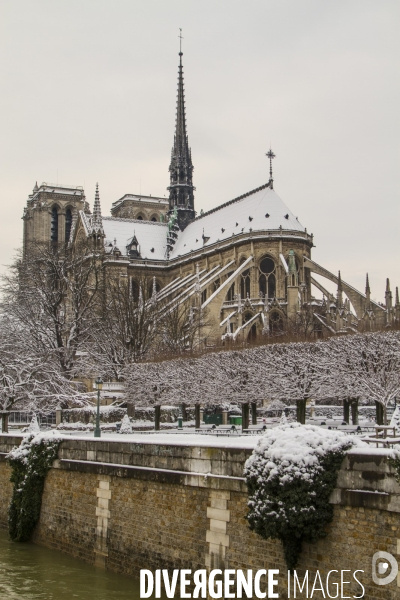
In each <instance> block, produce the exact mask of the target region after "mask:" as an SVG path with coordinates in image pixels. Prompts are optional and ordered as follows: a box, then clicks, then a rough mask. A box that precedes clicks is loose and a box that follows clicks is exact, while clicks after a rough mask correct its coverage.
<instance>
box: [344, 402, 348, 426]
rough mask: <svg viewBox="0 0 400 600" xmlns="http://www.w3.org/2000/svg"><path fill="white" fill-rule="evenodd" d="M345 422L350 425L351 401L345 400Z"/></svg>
mask: <svg viewBox="0 0 400 600" xmlns="http://www.w3.org/2000/svg"><path fill="white" fill-rule="evenodd" d="M343 421H346V423H347V425H348V424H349V423H350V401H349V400H343Z"/></svg>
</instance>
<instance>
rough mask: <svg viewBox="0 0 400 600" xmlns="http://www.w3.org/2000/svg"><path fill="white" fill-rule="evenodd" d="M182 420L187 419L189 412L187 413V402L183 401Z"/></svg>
mask: <svg viewBox="0 0 400 600" xmlns="http://www.w3.org/2000/svg"><path fill="white" fill-rule="evenodd" d="M181 406H182V420H183V421H187V414H186V404H185V402H182V405H181Z"/></svg>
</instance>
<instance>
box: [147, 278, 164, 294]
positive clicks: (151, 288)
mask: <svg viewBox="0 0 400 600" xmlns="http://www.w3.org/2000/svg"><path fill="white" fill-rule="evenodd" d="M160 290H161V285H160V284H159V283H158V281H157V280H156V294H158V292H159V291H160ZM152 295H153V282H151V283H150V284H149V298H151V297H152Z"/></svg>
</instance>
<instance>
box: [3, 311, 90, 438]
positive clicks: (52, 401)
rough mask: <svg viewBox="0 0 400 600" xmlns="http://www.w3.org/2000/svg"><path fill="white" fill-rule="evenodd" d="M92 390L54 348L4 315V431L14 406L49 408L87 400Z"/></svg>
mask: <svg viewBox="0 0 400 600" xmlns="http://www.w3.org/2000/svg"><path fill="white" fill-rule="evenodd" d="M89 399H90V394H86V393H84V391H83V389H82V385H81V384H79V383H78V382H72V381H70V380H69V379H67V378H66V377H65V376H64V375H63V374H62V372H61V370H60V366H59V363H58V361H57V360H55V356H54V352H53V351H52V350H51V349H49V350H48V351H44V350H43V349H42V348H39V347H37V346H36V345H35V342H34V340H33V339H32V337H31V336H30V335H29V332H27V330H26V329H25V328H24V327H23V326H21V324H20V323H18V322H16V321H15V320H14V319H12V318H10V317H9V316H8V315H4V314H3V315H1V317H0V412H1V414H2V420H3V427H2V429H3V431H7V430H8V415H9V412H10V411H11V410H23V411H30V412H37V411H40V412H44V413H46V412H49V411H51V410H54V409H55V408H56V406H58V405H62V406H67V405H71V404H73V405H74V406H81V405H84V404H87V403H88V402H89Z"/></svg>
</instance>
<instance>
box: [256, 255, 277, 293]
mask: <svg viewBox="0 0 400 600" xmlns="http://www.w3.org/2000/svg"><path fill="white" fill-rule="evenodd" d="M259 272H260V273H259V276H258V286H259V290H260V293H261V294H262V295H263V296H265V297H266V298H274V297H275V295H276V275H275V273H276V266H275V262H274V261H273V259H272V258H270V257H269V256H266V257H265V258H263V259H262V260H261V262H260V266H259Z"/></svg>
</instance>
